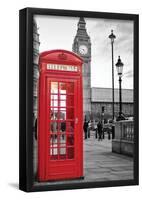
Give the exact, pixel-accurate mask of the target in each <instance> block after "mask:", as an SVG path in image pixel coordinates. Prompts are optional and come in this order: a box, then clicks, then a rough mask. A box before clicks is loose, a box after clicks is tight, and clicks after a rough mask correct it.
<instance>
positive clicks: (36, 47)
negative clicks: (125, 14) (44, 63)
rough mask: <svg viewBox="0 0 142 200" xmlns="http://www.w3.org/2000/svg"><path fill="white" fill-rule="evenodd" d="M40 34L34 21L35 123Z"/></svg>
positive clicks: (35, 115)
mask: <svg viewBox="0 0 142 200" xmlns="http://www.w3.org/2000/svg"><path fill="white" fill-rule="evenodd" d="M39 45H40V42H39V34H38V28H37V24H36V21H35V20H34V21H33V117H34V120H33V123H35V119H36V118H37V95H38V94H37V87H38V78H39V68H38V59H39Z"/></svg>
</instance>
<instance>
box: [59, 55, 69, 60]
mask: <svg viewBox="0 0 142 200" xmlns="http://www.w3.org/2000/svg"><path fill="white" fill-rule="evenodd" d="M58 58H59V59H61V60H67V55H66V54H64V53H60V54H59V55H58Z"/></svg>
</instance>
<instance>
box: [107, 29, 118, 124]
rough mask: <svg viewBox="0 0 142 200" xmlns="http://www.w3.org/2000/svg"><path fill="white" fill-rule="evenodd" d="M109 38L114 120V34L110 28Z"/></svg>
mask: <svg viewBox="0 0 142 200" xmlns="http://www.w3.org/2000/svg"><path fill="white" fill-rule="evenodd" d="M109 38H110V40H111V50H112V120H113V121H114V56H113V44H114V39H115V38H116V36H115V35H114V34H113V30H111V34H110V35H109Z"/></svg>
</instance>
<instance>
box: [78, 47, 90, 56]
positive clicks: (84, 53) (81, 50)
mask: <svg viewBox="0 0 142 200" xmlns="http://www.w3.org/2000/svg"><path fill="white" fill-rule="evenodd" d="M79 53H80V54H82V55H86V54H87V53H88V48H87V46H85V45H80V46H79Z"/></svg>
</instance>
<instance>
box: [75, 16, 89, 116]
mask: <svg viewBox="0 0 142 200" xmlns="http://www.w3.org/2000/svg"><path fill="white" fill-rule="evenodd" d="M72 50H73V52H75V53H77V54H78V55H79V56H80V57H81V58H82V59H83V61H84V64H83V70H82V71H83V74H82V76H83V114H84V116H85V115H86V117H87V118H88V117H89V115H90V113H91V41H90V37H89V35H88V33H87V30H86V22H85V20H84V18H83V17H80V19H79V22H78V25H77V33H76V36H75V38H74V41H73V45H72Z"/></svg>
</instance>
